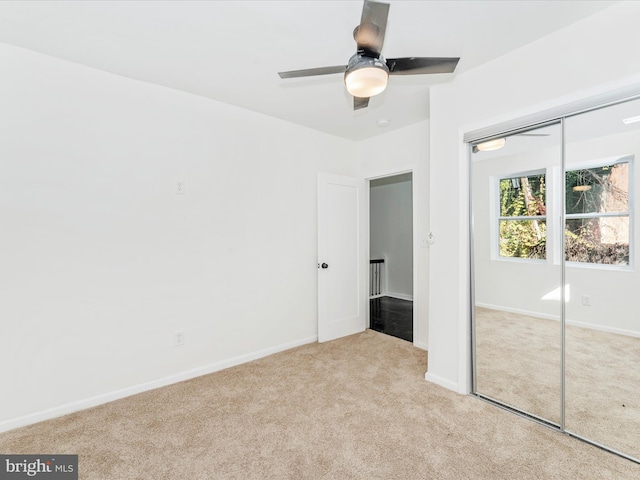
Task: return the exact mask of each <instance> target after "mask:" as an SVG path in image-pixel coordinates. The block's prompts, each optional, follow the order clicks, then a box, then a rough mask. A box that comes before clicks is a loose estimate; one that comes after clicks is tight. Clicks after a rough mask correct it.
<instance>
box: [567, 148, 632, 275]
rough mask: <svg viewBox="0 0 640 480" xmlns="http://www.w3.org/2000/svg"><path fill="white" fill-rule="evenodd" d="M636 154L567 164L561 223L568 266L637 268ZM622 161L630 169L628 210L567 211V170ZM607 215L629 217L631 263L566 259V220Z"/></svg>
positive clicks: (609, 164) (630, 269) (618, 269)
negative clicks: (635, 219) (618, 263)
mask: <svg viewBox="0 0 640 480" xmlns="http://www.w3.org/2000/svg"><path fill="white" fill-rule="evenodd" d="M634 160H635V155H634V154H626V155H616V156H612V157H606V158H604V159H602V158H601V159H598V160H590V161H586V162H575V163H571V168H567V166H566V165H565V169H564V175H563V177H564V178H562V182H563V184H562V191H563V193H564V195H563V199H562V201H563V202H565V204H564V205H563V212H564V216H563V218H562V222H561V225H560V228H561V231H562V237H561V238H562V242H563V243H562V245H561V246H560V247H561V248H560V254H561V255H563V254H564V255H565V264H566V266H567V267H575V268H593V269H601V270H617V271H633V270H634V268H635V248H634V244H635V242H634V230H635V228H634V225H635V221H634V217H635V212H634V183H635V182H634V180H635V176H634V163H635V162H634ZM622 163H627V164H628V165H629V166H628V169H629V173H628V176H629V185H628V188H629V190H628V192H627V195H628V198H627V211H626V212H623V211H617V212H591V213H566V192H565V186H566V174H567V172H575V171H576V170H585V169H590V168H599V167H604V166H611V165H618V164H622ZM606 217H627V218H628V219H629V263H628V264H627V265H614V264H607V263H591V262H575V261H571V260H567V259H566V252H565V248H564V242H565V235H566V222H567V220H580V219H590V218H606Z"/></svg>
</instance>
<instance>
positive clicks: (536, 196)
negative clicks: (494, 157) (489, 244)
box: [499, 173, 547, 259]
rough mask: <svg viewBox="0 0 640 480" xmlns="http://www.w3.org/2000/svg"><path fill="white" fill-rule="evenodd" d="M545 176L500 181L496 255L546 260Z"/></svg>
mask: <svg viewBox="0 0 640 480" xmlns="http://www.w3.org/2000/svg"><path fill="white" fill-rule="evenodd" d="M545 192H546V180H545V174H544V173H540V174H529V175H522V176H517V177H509V178H501V179H500V217H499V229H500V256H501V257H516V258H534V259H544V258H546V241H547V240H546V239H547V235H546V232H547V224H546V218H547V217H546V214H547V208H546V195H545Z"/></svg>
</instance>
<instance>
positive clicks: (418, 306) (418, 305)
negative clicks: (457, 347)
mask: <svg viewBox="0 0 640 480" xmlns="http://www.w3.org/2000/svg"><path fill="white" fill-rule="evenodd" d="M404 173H410V174H411V217H412V221H411V228H412V232H411V237H412V249H411V250H412V255H413V261H412V266H411V270H412V272H411V274H412V282H413V288H412V292H411V295H412V297H413V345H414V346H416V347H418V348H421V349H423V350H427V346H428V331H429V325H428V320H427V321H425V322H424V323H425V324H424V326H422V325H421V322H419V321H416V318H417V317H418V316H417V315H416V312H422V298H423V296H422V295H421V294H420V292H419V290H418V288H417V285H418V257H419V248H420V247H421V243H420V239H419V235H418V215H417V212H418V189H417V188H416V167H415V165H407V166H406V167H404V168H394V169H389V170H384V171H381V172H376V173H375V174H369V175H365V176H364V179H365V181H366V182H367V183H366V185H367V188H366V200H365V201H366V205H367V211H368V214H367V217H366V223H367V226H366V237H367V252H368V254H369V255H370V253H371V252H370V250H371V248H370V247H371V235H370V234H371V225H370V221H371V220H370V219H371V198H370V193H371V181H372V180H378V179H381V178H387V177H395V176H397V175H402V174H404ZM425 214H427V213H426V212H425ZM426 246H427V244H426V238H425V245H424V247H426ZM368 272H369V273H368V275H370V274H371V270H370V269H369V270H368ZM369 282H371V279H370V278H369ZM369 284H370V283H369ZM423 293H424V298H428V292H423ZM368 295H369V292H368V290H367V303H368V302H369V299H368ZM427 319H428V317H427ZM369 327H371V318H370V311H369V309H367V328H369ZM424 329H426V332H424V333H426V335H425V341H424V342H422V341H420V339H421V336H420V335H421V334H422V333H423V330H424Z"/></svg>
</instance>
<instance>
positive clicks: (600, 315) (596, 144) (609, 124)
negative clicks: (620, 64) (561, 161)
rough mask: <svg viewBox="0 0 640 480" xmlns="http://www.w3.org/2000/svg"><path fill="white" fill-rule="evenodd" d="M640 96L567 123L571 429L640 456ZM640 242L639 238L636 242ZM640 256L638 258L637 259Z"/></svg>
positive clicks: (568, 426)
mask: <svg viewBox="0 0 640 480" xmlns="http://www.w3.org/2000/svg"><path fill="white" fill-rule="evenodd" d="M638 115H640V100H635V101H632V102H626V103H623V104H619V105H614V106H610V107H606V108H603V109H600V110H595V111H592V112H588V113H584V114H581V115H577V116H575V117H571V118H568V119H567V120H566V121H565V140H566V153H565V163H566V174H565V181H566V199H565V200H566V213H567V215H566V224H565V242H566V261H567V263H566V269H565V270H566V283H567V284H568V285H570V287H571V293H572V295H571V300H570V301H569V302H568V303H567V307H566V315H565V320H566V346H565V355H566V368H565V382H566V395H565V416H566V421H565V428H566V430H567V431H570V432H572V433H575V434H577V435H579V436H581V437H584V438H587V439H589V440H592V441H594V442H597V443H599V444H602V445H604V446H606V447H608V448H611V449H613V450H617V451H619V452H622V453H624V454H626V455H629V456H631V457H634V458H636V459H640V313H639V310H638V306H637V301H638V295H639V293H640V274H638V273H637V271H636V270H637V268H636V267H637V266H636V262H637V261H638V259H637V250H638V249H637V246H636V245H637V239H638V238H640V235H639V233H640V232H638V230H637V227H636V225H637V223H638V222H637V221H636V219H635V218H634V216H635V215H637V212H639V211H640V205H638V200H637V195H636V196H635V197H634V190H635V189H636V186H637V185H638V177H637V174H636V170H637V168H635V165H634V163H635V162H636V161H637V160H636V159H637V158H638V156H639V155H640V123H630V124H625V123H624V120H625V119H629V118H631V117H637V116H638ZM634 240H635V241H634ZM634 257H635V258H634Z"/></svg>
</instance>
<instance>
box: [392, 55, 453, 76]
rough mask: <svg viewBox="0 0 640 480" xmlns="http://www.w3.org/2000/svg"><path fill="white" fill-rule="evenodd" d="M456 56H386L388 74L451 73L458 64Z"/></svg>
mask: <svg viewBox="0 0 640 480" xmlns="http://www.w3.org/2000/svg"><path fill="white" fill-rule="evenodd" d="M459 60H460V58H458V57H406V58H387V67H389V75H422V74H428V73H451V72H453V71H454V70H455V69H456V65H458V61H459Z"/></svg>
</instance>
